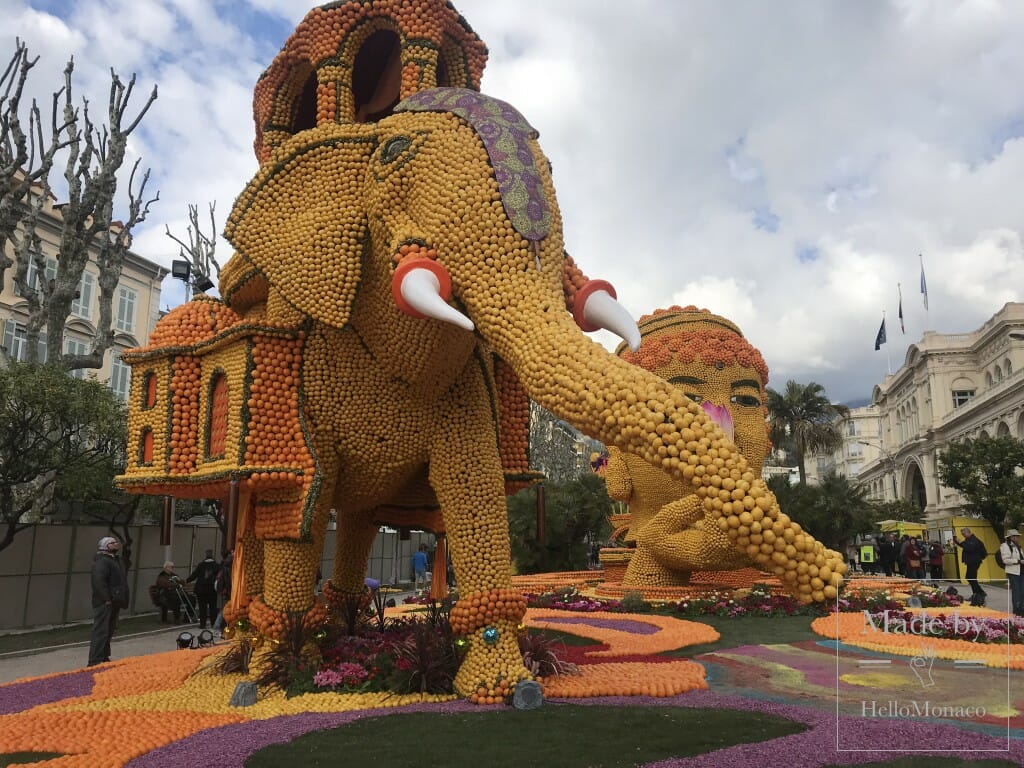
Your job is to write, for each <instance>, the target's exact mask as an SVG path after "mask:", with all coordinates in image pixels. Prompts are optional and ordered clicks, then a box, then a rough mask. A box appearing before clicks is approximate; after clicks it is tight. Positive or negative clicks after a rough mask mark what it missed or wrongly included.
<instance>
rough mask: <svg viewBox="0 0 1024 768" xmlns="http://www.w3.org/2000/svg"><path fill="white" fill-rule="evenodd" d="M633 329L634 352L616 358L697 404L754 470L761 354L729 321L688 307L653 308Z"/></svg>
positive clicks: (762, 438)
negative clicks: (636, 329) (636, 337)
mask: <svg viewBox="0 0 1024 768" xmlns="http://www.w3.org/2000/svg"><path fill="white" fill-rule="evenodd" d="M639 327H640V338H641V345H640V348H639V349H638V350H637V351H636V352H632V351H630V350H629V349H628V348H627V347H626V346H625V345H622V346H620V348H619V350H617V354H619V356H620V357H621V358H622V359H624V360H625V361H626V362H629V363H633V364H634V365H638V366H640V367H641V368H644V369H646V370H648V371H651V372H652V373H656V374H657V375H658V376H660V377H661V378H663V379H665V380H667V381H668V382H669V383H671V384H674V385H675V386H677V387H679V388H680V389H682V390H683V391H684V392H685V393H686V395H687V397H689V398H690V399H691V400H694V401H695V402H698V403H700V405H701V407H702V408H703V409H704V411H705V412H706V413H707V414H708V415H709V416H710V417H711V418H712V419H713V420H714V421H715V422H716V423H718V424H719V425H720V426H721V427H722V429H723V430H724V431H725V433H726V435H727V436H728V437H730V438H732V439H733V441H734V442H735V444H736V447H737V448H739V449H740V452H741V453H742V454H743V455H744V456H745V457H746V459H747V462H748V464H749V466H751V467H753V468H757V469H759V468H760V467H761V466H762V465H763V464H764V460H765V457H766V456H767V455H768V428H767V424H766V421H765V416H766V413H767V412H766V409H765V405H764V403H765V386H766V385H767V383H768V366H767V365H765V362H764V358H762V357H761V353H760V352H758V350H757V349H756V348H755V347H753V346H752V345H751V344H750V342H748V341H747V340H746V339H745V338H744V336H743V333H742V332H741V331H740V329H739V328H738V327H737V326H736V325H735V324H734V323H732V322H731V321H729V320H726V319H725V318H724V317H720V316H718V315H713V314H711V313H710V312H709V311H707V310H706V309H697V308H696V307H692V306H690V307H685V308H680V307H671V308H669V309H665V310H660V309H659V310H656V311H655V312H654V313H653V314H651V315H647V316H645V317H643V318H641V320H640V323H639Z"/></svg>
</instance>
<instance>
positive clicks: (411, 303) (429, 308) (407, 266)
mask: <svg viewBox="0 0 1024 768" xmlns="http://www.w3.org/2000/svg"><path fill="white" fill-rule="evenodd" d="M451 295H452V280H451V277H449V275H448V271H447V270H446V269H445V268H444V267H443V266H441V265H440V264H438V263H437V262H436V261H433V260H432V259H427V258H413V259H408V260H406V261H404V262H402V263H401V264H399V265H398V266H397V267H396V268H395V274H394V276H393V277H392V278H391V296H392V297H393V298H394V300H395V304H397V305H398V308H399V309H400V310H402V311H403V312H404V313H405V314H407V315H409V316H411V317H423V318H425V317H432V318H434V319H435V320H442V321H444V322H446V323H451V324H452V325H456V326H458V327H459V328H463V329H465V330H467V331H472V330H473V329H474V328H475V327H476V326H475V325H473V321H472V320H470V319H469V318H468V317H466V316H465V315H464V314H462V313H461V312H459V310H457V309H455V308H454V307H452V306H450V305H449V304H448V303H447V302H448V299H449V298H450V297H451Z"/></svg>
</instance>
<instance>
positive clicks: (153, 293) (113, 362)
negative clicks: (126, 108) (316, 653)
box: [0, 199, 168, 400]
mask: <svg viewBox="0 0 1024 768" xmlns="http://www.w3.org/2000/svg"><path fill="white" fill-rule="evenodd" d="M115 226H119V225H115ZM36 231H37V233H38V235H39V237H40V242H41V248H40V250H41V251H42V254H43V256H44V257H45V260H46V262H45V263H46V269H45V271H44V272H43V273H42V274H40V270H39V269H37V268H36V266H35V264H32V265H31V266H30V268H29V274H28V282H29V284H30V285H32V286H35V285H38V283H39V281H40V280H46V279H53V277H54V276H55V275H56V274H57V253H58V252H59V247H60V233H61V206H60V205H57V204H55V203H54V200H52V199H49V200H47V201H46V203H45V207H44V208H43V211H42V213H41V214H40V217H39V222H38V227H37V230H36ZM11 255H12V257H13V254H11ZM167 273H168V271H167V269H166V268H164V267H162V266H160V265H159V264H156V263H154V262H152V261H149V260H148V259H144V258H142V257H141V256H138V255H137V254H134V253H132V252H128V253H127V254H126V256H125V259H124V264H123V266H122V269H121V277H120V280H119V281H118V285H117V290H116V292H115V294H114V300H113V303H112V306H111V313H112V322H113V330H114V345H113V347H111V349H109V350H108V351H107V353H106V354H105V355H104V358H103V366H102V368H100V369H98V370H95V371H94V370H92V369H80V370H76V371H72V375H73V376H77V377H79V378H83V377H85V376H87V375H90V374H95V375H96V376H97V377H98V378H99V380H100V381H104V382H107V384H108V386H110V388H111V389H112V390H113V391H114V392H115V393H116V394H117V395H118V396H119V397H120V398H121V399H122V400H126V399H127V397H128V391H129V384H130V383H131V370H130V369H129V367H128V366H127V365H125V364H124V363H122V362H121V352H123V351H124V350H126V349H130V348H132V347H140V346H145V345H146V343H147V341H148V340H149V334H150V333H151V332H152V330H153V328H154V326H155V325H156V322H157V320H159V319H160V288H161V284H162V282H163V279H164V277H165V276H166V275H167ZM98 279H99V269H98V267H97V266H96V261H95V255H94V254H92V255H91V256H90V261H89V263H88V264H87V265H86V267H85V271H84V272H83V274H82V279H81V280H80V281H79V284H78V298H77V299H76V300H75V301H74V302H73V303H72V305H71V315H70V316H69V317H68V320H67V324H66V326H65V332H64V340H63V343H64V348H65V351H66V352H71V353H75V354H83V353H85V352H88V350H89V348H90V346H91V342H92V339H93V338H94V337H95V336H96V335H97V333H98V332H99V328H98V325H97V324H98V322H99V314H100V301H99V295H100V294H99V284H98ZM27 321H28V302H27V301H26V300H25V299H24V298H23V297H22V296H20V295H19V294H18V291H17V289H16V287H15V285H14V267H11V268H9V269H7V270H6V271H5V273H4V282H3V285H2V286H0V347H3V351H4V352H5V353H6V354H7V356H8V357H9V358H10V359H12V360H22V361H23V360H25V359H27V357H28V347H27V341H26V333H25V326H26V323H27ZM47 356H48V350H47V349H46V339H45V329H44V331H43V335H42V336H41V338H40V344H39V359H40V361H45V360H46V358H47Z"/></svg>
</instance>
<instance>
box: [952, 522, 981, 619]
mask: <svg viewBox="0 0 1024 768" xmlns="http://www.w3.org/2000/svg"><path fill="white" fill-rule="evenodd" d="M960 533H962V534H963V537H964V540H963V541H957V538H956V536H955V535H954V536H953V543H954V544H956V545H957V546H958V547H960V549H961V550H962V552H961V554H960V557H961V559H962V560H963V562H964V566H965V570H966V572H967V573H966V576H967V583H968V584H970V585H971V605H984V604H985V598H986V597H988V593H986V592H985V590H984V589H982V588H981V585H979V584H978V566H980V565H981V564H982V562H983V561H984V560H985V558H986V557H988V550H987V549H985V545H984V544H982V543H981V539H979V538H978V537H977V536H975V535H974V534H973V533H971V529H970V528H961V529H960Z"/></svg>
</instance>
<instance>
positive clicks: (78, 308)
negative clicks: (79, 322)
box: [71, 272, 96, 320]
mask: <svg viewBox="0 0 1024 768" xmlns="http://www.w3.org/2000/svg"><path fill="white" fill-rule="evenodd" d="M95 284H96V278H95V277H93V274H92V272H83V273H82V279H81V280H79V281H78V298H77V299H75V300H74V301H72V302H71V314H73V315H74V316H75V317H82V318H85V319H86V320H88V319H89V313H90V311H91V307H92V287H93V286H94V285H95Z"/></svg>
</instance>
